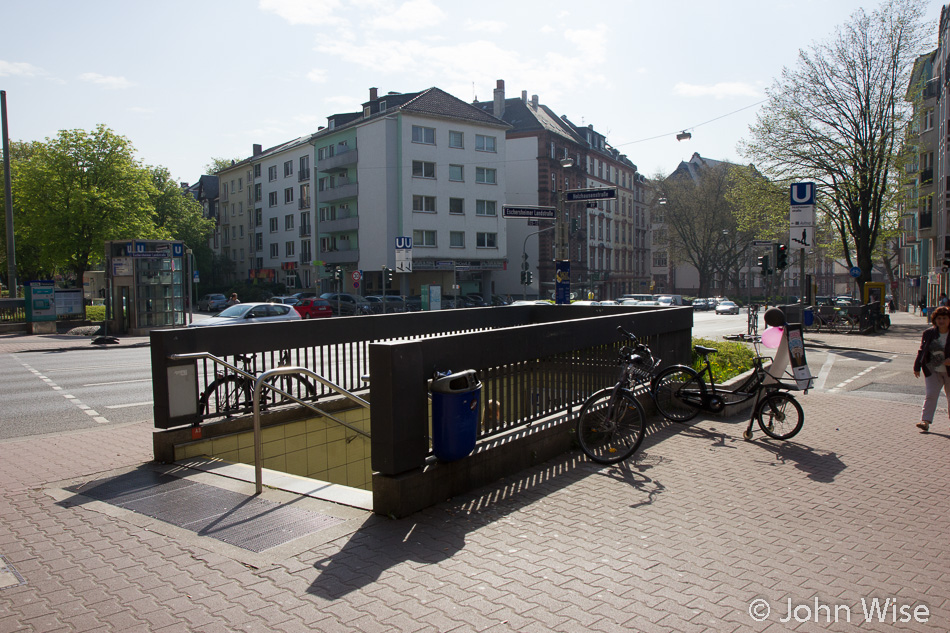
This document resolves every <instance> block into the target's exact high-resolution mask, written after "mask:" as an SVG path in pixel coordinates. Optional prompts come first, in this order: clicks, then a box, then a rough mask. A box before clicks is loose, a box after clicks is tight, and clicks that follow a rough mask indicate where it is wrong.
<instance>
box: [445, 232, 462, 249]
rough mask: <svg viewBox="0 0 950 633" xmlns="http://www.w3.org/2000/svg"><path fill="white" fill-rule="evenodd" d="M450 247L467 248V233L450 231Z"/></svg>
mask: <svg viewBox="0 0 950 633" xmlns="http://www.w3.org/2000/svg"><path fill="white" fill-rule="evenodd" d="M449 246H451V247H452V248H465V231H449Z"/></svg>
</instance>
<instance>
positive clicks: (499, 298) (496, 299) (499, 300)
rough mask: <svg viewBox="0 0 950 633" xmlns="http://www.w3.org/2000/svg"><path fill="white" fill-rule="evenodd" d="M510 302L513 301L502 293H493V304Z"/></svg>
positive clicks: (498, 304)
mask: <svg viewBox="0 0 950 633" xmlns="http://www.w3.org/2000/svg"><path fill="white" fill-rule="evenodd" d="M509 303H511V301H509V300H508V299H507V298H505V297H502V296H501V295H492V297H491V304H492V305H493V306H506V305H508V304H509Z"/></svg>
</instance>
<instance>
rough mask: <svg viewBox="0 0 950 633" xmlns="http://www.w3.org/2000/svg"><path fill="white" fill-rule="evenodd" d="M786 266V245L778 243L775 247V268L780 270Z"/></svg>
mask: <svg viewBox="0 0 950 633" xmlns="http://www.w3.org/2000/svg"><path fill="white" fill-rule="evenodd" d="M786 266H788V245H787V244H778V245H776V249H775V269H776V270H782V269H784V268H785V267H786Z"/></svg>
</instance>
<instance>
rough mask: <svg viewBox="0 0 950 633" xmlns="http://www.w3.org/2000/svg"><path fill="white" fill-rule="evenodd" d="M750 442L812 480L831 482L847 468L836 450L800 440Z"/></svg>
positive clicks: (776, 460)
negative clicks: (815, 446)
mask: <svg viewBox="0 0 950 633" xmlns="http://www.w3.org/2000/svg"><path fill="white" fill-rule="evenodd" d="M750 444H752V445H754V446H758V447H760V448H764V449H765V450H766V451H768V452H770V453H772V454H773V455H774V457H775V460H774V463H778V464H792V465H794V466H795V468H797V469H798V470H800V471H802V472H804V473H806V474H807V475H808V478H809V479H811V480H812V481H819V482H823V483H831V482H832V481H834V480H835V477H837V476H838V474H840V473H841V472H842V471H844V469H845V468H847V464H845V463H844V462H843V461H841V459H840V458H839V457H838V454H837V453H835V452H834V451H821V450H818V449H815V448H812V447H810V446H806V445H804V444H799V443H798V442H792V441H785V442H781V441H780V440H773V439H761V440H755V441H752V442H750Z"/></svg>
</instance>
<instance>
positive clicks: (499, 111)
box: [492, 79, 505, 119]
mask: <svg viewBox="0 0 950 633" xmlns="http://www.w3.org/2000/svg"><path fill="white" fill-rule="evenodd" d="M492 114H494V115H495V116H496V117H497V118H499V119H500V118H502V117H503V116H505V80H504V79H499V80H498V81H497V82H496V83H495V103H494V105H493V106H492Z"/></svg>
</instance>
